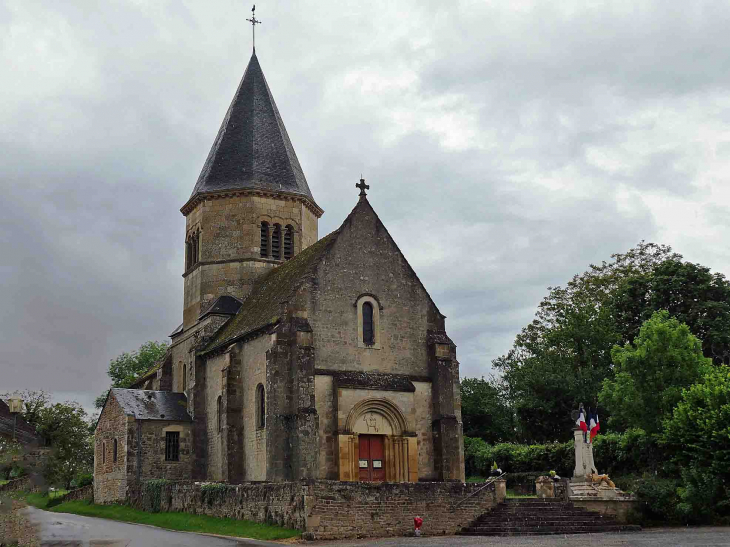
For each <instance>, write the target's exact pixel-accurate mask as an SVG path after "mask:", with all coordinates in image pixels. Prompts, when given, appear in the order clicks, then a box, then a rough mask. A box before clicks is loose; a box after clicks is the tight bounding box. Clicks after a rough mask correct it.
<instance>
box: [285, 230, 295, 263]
mask: <svg viewBox="0 0 730 547" xmlns="http://www.w3.org/2000/svg"><path fill="white" fill-rule="evenodd" d="M292 256H294V228H292V227H291V226H287V227H286V231H285V232H284V260H289V259H290V258H291V257H292Z"/></svg>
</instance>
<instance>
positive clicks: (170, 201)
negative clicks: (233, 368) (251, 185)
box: [0, 0, 730, 407]
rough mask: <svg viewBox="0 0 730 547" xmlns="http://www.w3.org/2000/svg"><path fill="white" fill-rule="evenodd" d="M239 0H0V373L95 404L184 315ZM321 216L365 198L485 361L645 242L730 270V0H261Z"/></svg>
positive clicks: (265, 63)
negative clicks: (111, 369) (189, 221)
mask: <svg viewBox="0 0 730 547" xmlns="http://www.w3.org/2000/svg"><path fill="white" fill-rule="evenodd" d="M250 8H251V6H250V5H248V4H245V3H242V2H240V1H238V0H237V1H232V0H219V1H213V0H204V1H192V0H189V1H184V2H183V1H179V0H175V1H167V2H166V1H163V0H149V1H147V0H129V1H122V0H119V1H107V2H98V0H93V1H92V0H90V1H87V2H83V1H80V0H76V1H73V0H64V1H63V2H51V1H50V0H46V1H44V2H40V1H35V0H2V1H0V56H1V57H0V82H2V85H0V190H1V191H2V194H1V197H0V200H1V203H2V213H1V214H0V392H3V391H7V390H15V389H25V388H28V389H45V390H48V391H51V392H53V393H54V395H55V397H56V398H57V399H61V400H62V399H75V400H78V401H80V402H81V403H82V404H84V405H85V406H87V407H90V406H91V405H92V401H93V398H94V397H95V396H97V395H98V394H100V393H101V392H102V391H103V390H104V389H105V388H106V387H107V386H108V378H107V376H106V369H107V366H108V363H109V360H110V359H112V358H113V357H115V356H117V355H119V354H120V353H121V352H123V351H132V350H134V349H136V348H137V347H139V345H140V344H142V343H143V342H145V341H147V340H165V339H167V335H168V334H169V333H170V332H171V331H172V330H173V329H174V328H175V327H176V326H177V325H178V324H179V323H180V322H181V317H182V278H181V273H182V269H183V238H184V225H185V223H184V218H183V216H182V215H181V213H180V212H179V209H180V207H181V206H182V205H183V204H184V203H185V201H186V200H187V198H188V197H189V195H190V192H191V190H192V188H193V186H194V184H195V181H196V179H197V177H198V174H199V172H200V169H201V168H202V165H203V162H204V160H205V158H206V156H207V154H208V151H209V149H210V146H211V144H212V142H213V139H214V138H215V135H216V132H217V131H218V127H219V125H220V123H221V120H222V118H223V116H224V114H225V111H226V109H227V107H228V104H229V102H230V100H231V98H232V96H233V93H234V92H235V89H236V86H237V85H238V82H239V80H240V79H241V77H242V75H243V71H244V69H245V67H246V65H247V63H248V60H249V57H250V53H251V29H250V25H248V23H246V18H247V17H250V15H251V12H250ZM256 16H257V17H258V18H259V19H260V20H261V21H262V24H261V25H260V26H258V27H257V36H256V43H257V48H256V49H257V55H258V58H259V60H260V62H261V66H262V68H263V70H264V74H265V75H266V78H267V80H268V82H269V86H270V87H271V90H272V93H273V95H274V97H275V100H276V102H277V105H278V107H279V111H280V112H281V115H282V117H283V119H284V123H285V124H286V127H287V129H288V132H289V135H290V137H291V140H292V142H293V144H294V147H295V149H296V151H297V155H298V157H299V160H300V162H301V164H302V167H303V169H304V172H305V174H306V177H307V180H308V182H309V185H310V187H311V189H312V192H313V194H314V196H315V199H316V200H317V202H318V203H319V205H320V206H321V207H323V208H324V209H325V211H326V212H325V214H324V216H323V217H322V219H320V223H319V233H320V236H323V235H325V234H327V233H329V232H330V231H332V230H333V229H335V228H337V227H338V226H339V225H340V223H341V222H342V220H343V219H344V218H345V216H346V215H347V213H348V212H349V211H350V209H351V208H352V207H353V206H354V205H355V203H356V200H357V189H356V188H355V187H354V184H355V183H356V182H357V180H358V179H359V177H360V173H362V174H363V175H364V177H365V178H366V180H367V182H368V183H369V184H370V186H371V190H370V193H369V198H370V200H371V203H372V204H373V206H374V208H375V210H376V211H377V212H378V214H379V215H380V217H381V219H382V220H383V222H384V223H385V225H386V226H387V227H388V229H389V230H390V232H391V234H392V235H393V237H394V238H395V240H396V241H397V243H398V244H399V246H400V247H401V249H402V250H403V252H404V253H405V255H406V257H407V258H408V260H409V261H410V262H411V264H412V266H413V267H414V269H415V270H416V272H418V274H419V276H420V277H421V279H422V281H423V282H424V284H425V285H426V288H427V289H428V290H429V292H430V293H431V295H432V296H433V298H434V300H435V301H436V303H437V304H438V306H439V307H440V309H441V311H442V312H443V313H445V314H446V315H447V317H448V319H447V329H448V332H449V334H450V335H451V337H452V338H453V340H454V341H455V342H456V344H457V345H458V358H459V361H460V362H461V374H462V377H463V376H481V375H483V374H488V373H489V371H490V370H491V369H490V363H491V360H492V359H493V358H495V357H497V356H499V355H501V354H503V353H504V352H506V351H507V350H508V349H509V348H510V346H511V343H512V341H513V339H514V336H515V335H516V334H517V333H518V332H519V330H520V329H521V327H523V326H524V325H525V324H527V323H528V322H529V321H530V320H531V318H532V316H533V315H534V312H535V310H536V306H537V305H538V303H539V301H540V299H541V298H542V297H543V296H545V294H546V293H547V290H546V287H548V286H550V285H558V284H564V283H565V282H566V281H567V280H568V279H570V277H571V276H572V275H573V274H575V273H578V272H582V271H584V270H585V269H586V268H587V267H588V265H589V264H590V263H595V262H600V261H601V260H607V259H609V257H610V255H611V254H612V253H616V252H624V251H626V250H628V249H630V248H631V247H633V246H634V245H635V244H636V243H637V242H639V241H640V240H642V239H643V240H647V241H652V242H657V243H665V244H669V245H671V246H672V247H673V248H674V250H676V251H678V252H680V253H682V254H683V255H684V256H685V258H686V259H688V260H691V261H693V262H700V263H702V264H704V265H707V266H710V267H711V268H712V269H713V270H716V271H720V272H723V273H728V272H730V251H729V250H728V249H729V245H728V241H727V237H728V232H729V230H728V228H729V223H730V216H729V215H728V212H729V211H728V203H729V202H730V201H729V200H730V185H728V183H727V177H728V173H729V170H728V169H729V167H730V109H729V108H728V107H730V93H729V90H728V87H730V32H728V29H730V3H728V2H721V1H712V2H702V1H699V0H693V1H692V2H687V1H684V0H658V1H656V2H651V1H648V0H647V1H636V0H634V1H630V2H621V1H617V0H612V1H610V2H594V1H590V0H579V1H576V2H572V1H568V0H560V1H559V2H555V1H544V2H529V1H526V2H519V1H516V0H504V1H499V2H479V1H472V2H469V1H461V2H457V1H448V2H444V1H439V2H427V1H424V0H418V1H406V0H399V1H397V2H394V1H389V2H378V1H372V0H371V1H368V2H364V1H358V2H354V1H343V0H338V1H336V2H334V1H329V0H317V1H313V0H312V1H309V0H307V1H302V0H297V1H291V2H283V1H276V2H274V1H266V0H264V1H261V0H259V3H258V4H257V11H256Z"/></svg>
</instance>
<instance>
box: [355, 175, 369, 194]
mask: <svg viewBox="0 0 730 547" xmlns="http://www.w3.org/2000/svg"><path fill="white" fill-rule="evenodd" d="M355 188H360V195H361V196H366V195H367V194H366V193H365V190H370V186H369V185H367V184H365V179H364V178H362V177H361V178H360V184H356V185H355Z"/></svg>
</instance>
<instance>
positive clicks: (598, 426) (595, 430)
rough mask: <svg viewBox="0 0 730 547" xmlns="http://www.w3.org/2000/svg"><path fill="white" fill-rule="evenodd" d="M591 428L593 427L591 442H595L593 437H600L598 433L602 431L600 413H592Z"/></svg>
mask: <svg viewBox="0 0 730 547" xmlns="http://www.w3.org/2000/svg"><path fill="white" fill-rule="evenodd" d="M590 427H591V441H590V442H593V437H595V436H596V435H598V432H599V431H600V430H601V424H600V422H599V421H598V412H592V413H591V418H590ZM584 431H585V430H584Z"/></svg>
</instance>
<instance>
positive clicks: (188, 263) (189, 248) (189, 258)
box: [185, 240, 193, 271]
mask: <svg viewBox="0 0 730 547" xmlns="http://www.w3.org/2000/svg"><path fill="white" fill-rule="evenodd" d="M192 267H193V243H192V242H191V241H190V240H187V241H186V242H185V271H188V270H189V269H190V268H192Z"/></svg>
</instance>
